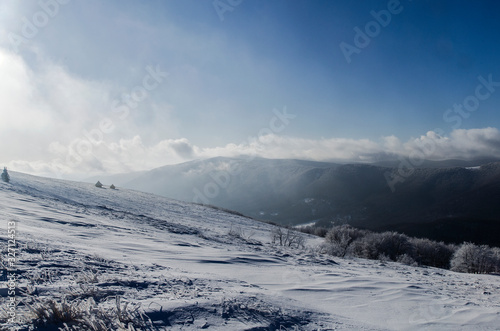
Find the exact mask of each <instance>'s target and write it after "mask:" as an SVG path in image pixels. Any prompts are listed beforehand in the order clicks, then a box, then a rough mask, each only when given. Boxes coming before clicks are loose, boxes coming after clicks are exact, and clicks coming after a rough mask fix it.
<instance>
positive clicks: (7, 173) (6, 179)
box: [2, 167, 10, 183]
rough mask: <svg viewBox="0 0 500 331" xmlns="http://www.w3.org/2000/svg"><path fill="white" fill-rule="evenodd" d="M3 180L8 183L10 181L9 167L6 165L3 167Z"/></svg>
mask: <svg viewBox="0 0 500 331" xmlns="http://www.w3.org/2000/svg"><path fill="white" fill-rule="evenodd" d="M2 180H3V181H4V182H6V183H8V182H10V176H9V172H8V171H7V168H6V167H4V168H3V172H2Z"/></svg>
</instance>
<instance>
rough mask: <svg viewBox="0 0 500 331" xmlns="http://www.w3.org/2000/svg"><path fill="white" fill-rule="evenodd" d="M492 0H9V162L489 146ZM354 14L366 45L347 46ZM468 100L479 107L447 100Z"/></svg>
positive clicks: (499, 48)
mask: <svg viewBox="0 0 500 331" xmlns="http://www.w3.org/2000/svg"><path fill="white" fill-rule="evenodd" d="M214 3H215V5H214ZM499 7H500V5H498V4H497V2H495V1H477V2H472V1H416V0H413V1H410V0H400V1H396V0H390V1H311V0H309V1H306V0H304V1H302V0H288V1H286V0H243V1H239V0H220V1H215V2H214V1H212V0H206V1H205V0H196V1H194V0H193V1H191V0H183V1H160V0H158V1H152V0H151V1H143V2H138V1H128V0H122V1H118V0H114V1H97V0H89V1H78V0H64V1H63V0H59V1H58V0H42V1H40V2H38V1H31V2H28V1H25V2H18V1H14V0H6V1H3V2H2V4H1V5H0V60H1V62H0V74H1V75H2V77H3V78H2V80H3V82H2V83H0V115H1V116H2V118H3V119H4V120H3V121H2V122H3V123H2V124H0V130H1V131H0V139H2V141H4V140H7V141H9V142H10V143H9V147H6V148H4V150H3V152H2V154H1V155H0V161H2V162H3V164H5V165H8V166H9V167H11V168H14V169H19V170H21V171H27V172H31V173H37V174H49V175H57V176H63V177H65V176H66V177H67V176H69V177H71V176H73V177H77V176H86V175H90V174H94V173H99V172H107V173H115V172H124V171H133V170H143V169H148V168H153V167H157V166H161V165H164V164H171V163H178V162H183V161H187V160H190V159H195V158H204V157H211V156H217V155H227V156H231V155H238V154H247V153H253V154H258V155H260V156H264V157H276V158H288V157H294V158H307V159H314V160H329V161H342V162H359V161H363V162H370V161H377V160H381V159H383V158H391V157H392V158H394V157H396V156H401V155H403V156H404V155H409V154H411V152H412V151H414V150H415V148H416V147H415V146H418V145H419V143H422V142H423V141H425V140H428V141H432V143H433V144H434V145H435V147H436V148H433V149H432V152H424V154H425V157H426V158H429V159H444V158H472V157H485V156H486V157H487V156H496V155H498V152H500V133H499V131H498V129H497V128H499V127H500V123H499V121H500V117H499V116H498V115H496V114H497V111H498V106H499V104H500V86H498V85H500V83H499V84H497V85H495V82H500V67H499V66H500V65H499V62H498V59H499V58H500V39H498V36H497V35H498V32H500V19H499V15H500V14H498V13H499V12H500V11H499V9H500V8H499ZM373 13H377V15H380V17H381V19H383V20H385V22H383V23H384V24H380V23H375V22H376V20H375V17H374V15H373ZM387 14H389V17H390V18H388V16H387ZM384 15H385V16H384ZM377 24H378V25H377ZM30 25H31V29H30ZM382 25H385V26H382ZM357 28H359V30H361V31H362V33H363V34H365V36H364V38H365V39H363V37H362V39H363V41H364V42H365V43H367V45H363V46H365V47H357V52H355V53H352V54H350V55H349V56H348V57H346V56H345V54H344V52H343V51H342V48H341V47H340V46H341V44H343V45H350V47H351V46H352V47H355V46H356V40H355V37H356V34H357V32H356V31H359V30H356V29H357ZM367 28H368V31H367ZM370 28H372V29H375V30H369V29H370ZM358 38H359V36H358ZM366 38H369V43H368V42H367V40H366ZM146 68H149V71H148V69H146ZM151 70H153V71H155V70H156V72H157V78H158V80H157V81H153V80H151V78H147V76H148V75H150V74H151ZM158 75H159V76H158ZM478 77H482V78H483V80H480V79H478ZM144 80H146V81H147V82H148V83H150V84H149V85H148V86H153V85H155V86H154V88H151V89H148V90H147V91H145V90H144V86H143V83H144ZM488 80H490V81H492V83H490V85H489V89H490V90H488V87H481V88H479V89H480V95H481V96H483V97H481V100H479V99H477V97H476V99H474V96H475V93H476V90H477V89H478V86H479V85H481V84H482V81H488ZM492 84H493V85H492ZM483 85H484V84H483ZM496 89H498V91H496ZM134 91H135V92H134ZM142 92H147V93H145V94H144V95H142V94H141V93H142ZM134 93H136V94H135V98H136V99H137V100H139V101H138V102H135V101H137V100H135V101H134V99H133V98H134ZM468 97H469V99H467V98H468ZM131 98H132V99H131ZM466 99H467V100H468V101H469V102H471V105H472V106H471V107H473V108H474V109H475V110H474V111H467V110H463V109H462V112H461V113H459V112H457V111H454V110H453V109H454V105H455V104H458V105H460V104H462V103H463V102H464V100H466ZM127 100H128V101H129V103H127ZM475 101H478V104H474V102H475ZM131 105H134V107H132V106H131ZM119 107H122V108H119ZM284 109H286V110H284ZM284 112H285V113H287V114H290V115H289V117H287V119H286V120H285V122H279V123H280V125H279V126H277V125H274V126H273V125H270V123H274V124H276V123H278V122H276V121H275V119H274V118H275V117H276V116H277V115H276V114H277V113H280V114H283V113H284ZM292 115H293V116H292ZM278 117H279V116H278ZM292 117H293V118H292ZM278 120H279V118H278ZM103 121H104V124H107V125H102V123H103ZM273 121H274V122H273ZM281 124H283V125H281ZM100 125H101V126H100ZM111 127H112V129H110V128H111ZM278 127H279V130H274V129H276V128H278ZM103 128H104V130H102V129H103ZM96 130H97V131H96ZM99 130H100V133H99ZM3 145H5V144H3ZM464 146H466V148H464Z"/></svg>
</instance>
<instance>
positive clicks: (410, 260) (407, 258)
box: [396, 254, 418, 267]
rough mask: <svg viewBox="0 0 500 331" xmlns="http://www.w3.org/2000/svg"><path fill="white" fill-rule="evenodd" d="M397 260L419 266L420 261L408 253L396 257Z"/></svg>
mask: <svg viewBox="0 0 500 331" xmlns="http://www.w3.org/2000/svg"><path fill="white" fill-rule="evenodd" d="M396 262H399V263H402V264H406V265H410V266H414V267H415V266H418V263H417V262H416V261H415V260H414V259H413V258H412V257H411V256H410V255H408V254H403V255H400V256H398V258H397V259H396Z"/></svg>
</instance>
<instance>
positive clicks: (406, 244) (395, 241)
mask: <svg viewBox="0 0 500 331" xmlns="http://www.w3.org/2000/svg"><path fill="white" fill-rule="evenodd" d="M351 252H352V254H353V255H355V256H358V257H362V258H366V259H372V260H376V259H378V257H379V256H381V255H385V256H387V257H388V259H390V260H392V261H395V260H396V259H397V257H398V256H400V255H404V254H407V255H409V256H413V247H412V245H411V243H410V238H409V237H408V236H406V235H404V234H401V233H397V232H383V233H373V232H372V233H368V234H367V235H365V236H363V237H361V238H358V240H356V241H355V242H354V243H353V245H352V248H351Z"/></svg>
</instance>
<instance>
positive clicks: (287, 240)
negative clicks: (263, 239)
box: [271, 226, 305, 248]
mask: <svg viewBox="0 0 500 331" xmlns="http://www.w3.org/2000/svg"><path fill="white" fill-rule="evenodd" d="M271 243H272V244H274V245H279V246H287V247H296V248H301V247H302V248H303V247H304V243H305V239H304V236H303V235H302V234H301V233H300V232H297V231H294V230H292V229H290V228H283V227H280V226H276V227H275V228H274V229H273V230H272V232H271Z"/></svg>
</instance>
